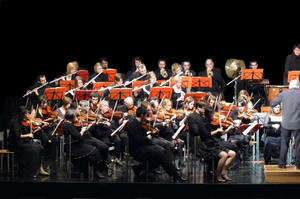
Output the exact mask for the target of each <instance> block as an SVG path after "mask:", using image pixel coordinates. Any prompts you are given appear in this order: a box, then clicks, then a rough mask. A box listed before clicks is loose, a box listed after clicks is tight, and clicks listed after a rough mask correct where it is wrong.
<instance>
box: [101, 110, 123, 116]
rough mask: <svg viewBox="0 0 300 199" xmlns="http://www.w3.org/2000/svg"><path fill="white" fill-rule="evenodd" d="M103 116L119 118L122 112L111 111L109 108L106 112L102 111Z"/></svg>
mask: <svg viewBox="0 0 300 199" xmlns="http://www.w3.org/2000/svg"><path fill="white" fill-rule="evenodd" d="M103 116H104V117H106V118H111V117H116V118H121V117H123V112H122V111H115V112H114V113H113V111H112V110H111V109H110V110H109V111H108V112H107V113H104V114H103Z"/></svg>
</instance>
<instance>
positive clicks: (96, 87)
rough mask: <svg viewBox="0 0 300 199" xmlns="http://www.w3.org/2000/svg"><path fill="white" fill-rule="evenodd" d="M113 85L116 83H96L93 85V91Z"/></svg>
mask: <svg viewBox="0 0 300 199" xmlns="http://www.w3.org/2000/svg"><path fill="white" fill-rule="evenodd" d="M113 84H114V82H95V83H94V84H93V90H100V89H101V88H103V87H104V88H106V87H108V86H110V85H113Z"/></svg>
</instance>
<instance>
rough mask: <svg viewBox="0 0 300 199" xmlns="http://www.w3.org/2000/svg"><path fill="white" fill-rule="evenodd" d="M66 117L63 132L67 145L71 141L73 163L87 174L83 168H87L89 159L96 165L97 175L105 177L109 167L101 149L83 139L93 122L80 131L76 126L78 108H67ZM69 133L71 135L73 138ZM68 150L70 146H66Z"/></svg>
mask: <svg viewBox="0 0 300 199" xmlns="http://www.w3.org/2000/svg"><path fill="white" fill-rule="evenodd" d="M65 119H66V121H65V123H64V126H63V132H64V135H65V138H66V139H65V141H66V146H68V144H69V143H70V142H71V150H72V153H71V156H72V163H73V164H74V165H75V166H77V167H78V168H79V169H81V170H82V171H83V172H84V173H85V174H86V175H87V171H86V170H85V169H83V168H86V167H85V166H84V165H86V163H87V162H86V160H88V161H89V162H90V163H91V164H92V165H93V166H94V169H95V173H96V175H97V177H99V178H105V176H104V175H103V173H102V172H103V171H104V170H106V169H107V167H106V164H105V161H104V160H103V159H102V158H101V155H100V152H99V150H98V149H97V148H96V147H95V146H93V145H90V144H88V143H85V142H84V141H83V140H84V134H85V132H86V131H88V130H89V128H91V126H92V124H90V125H88V126H85V127H82V128H81V130H80V131H79V130H78V129H77V128H76V127H75V126H74V123H75V122H76V110H74V109H68V110H67V112H66V115H65ZM69 135H70V136H71V140H70V137H69ZM68 150H69V147H66V151H67V152H68Z"/></svg>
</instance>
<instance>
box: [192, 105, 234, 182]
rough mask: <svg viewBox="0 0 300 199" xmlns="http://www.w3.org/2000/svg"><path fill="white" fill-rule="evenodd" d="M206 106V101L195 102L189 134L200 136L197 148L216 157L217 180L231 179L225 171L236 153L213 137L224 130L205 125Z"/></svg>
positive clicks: (206, 117)
mask: <svg viewBox="0 0 300 199" xmlns="http://www.w3.org/2000/svg"><path fill="white" fill-rule="evenodd" d="M207 106H208V104H207V102H206V101H204V100H200V101H198V102H197V103H196V110H195V111H194V112H193V113H192V114H190V115H189V117H188V119H187V120H188V125H189V130H190V135H191V136H200V138H201V142H200V143H199V146H197V150H200V151H206V152H208V153H209V156H211V155H213V157H215V158H218V164H217V170H216V173H217V181H218V182H226V181H230V180H232V179H231V178H229V177H228V175H227V172H228V168H229V166H230V165H231V163H232V162H233V160H234V158H235V156H236V153H235V152H234V151H232V150H230V149H228V148H227V147H225V146H221V145H219V143H218V142H217V141H216V140H215V139H213V136H214V135H216V134H219V133H222V134H223V133H224V130H223V129H221V128H218V129H217V130H214V131H212V130H211V129H210V128H208V126H207V125H206V124H207V123H206V120H207V119H208V120H209V119H210V117H208V115H207V113H206V107H207ZM197 152H198V151H197Z"/></svg>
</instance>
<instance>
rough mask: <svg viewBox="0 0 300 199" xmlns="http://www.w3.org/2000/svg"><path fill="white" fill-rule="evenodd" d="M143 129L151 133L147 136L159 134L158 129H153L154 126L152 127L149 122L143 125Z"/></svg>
mask: <svg viewBox="0 0 300 199" xmlns="http://www.w3.org/2000/svg"><path fill="white" fill-rule="evenodd" d="M142 128H143V129H145V130H147V131H150V133H147V134H155V133H159V129H158V128H156V127H153V126H152V125H150V124H149V123H147V122H144V123H142Z"/></svg>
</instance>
